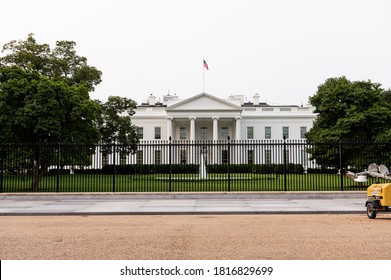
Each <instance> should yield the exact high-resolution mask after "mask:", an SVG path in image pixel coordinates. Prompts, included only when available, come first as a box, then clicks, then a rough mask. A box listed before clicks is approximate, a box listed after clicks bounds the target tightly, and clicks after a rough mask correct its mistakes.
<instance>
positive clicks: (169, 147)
mask: <svg viewBox="0 0 391 280" xmlns="http://www.w3.org/2000/svg"><path fill="white" fill-rule="evenodd" d="M171 139H172V138H171V136H170V137H169V138H168V164H169V170H170V174H169V180H168V184H169V188H168V191H169V192H171V186H172V162H171V152H172V151H171V149H172V142H171Z"/></svg>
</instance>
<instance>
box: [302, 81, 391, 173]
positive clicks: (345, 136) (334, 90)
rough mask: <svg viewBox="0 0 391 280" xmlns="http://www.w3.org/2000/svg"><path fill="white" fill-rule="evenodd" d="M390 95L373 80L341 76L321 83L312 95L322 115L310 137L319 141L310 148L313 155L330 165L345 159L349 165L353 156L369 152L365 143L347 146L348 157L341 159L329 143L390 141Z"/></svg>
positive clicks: (314, 103) (320, 161)
mask: <svg viewBox="0 0 391 280" xmlns="http://www.w3.org/2000/svg"><path fill="white" fill-rule="evenodd" d="M388 96H389V94H388V93H387V92H385V91H384V90H383V89H382V88H381V87H380V85H379V84H376V83H372V82H370V81H353V82H352V81H349V80H348V79H347V78H346V77H340V78H331V79H328V80H327V81H326V82H325V83H324V84H321V85H320V86H319V87H318V91H317V93H316V94H315V95H314V96H312V97H310V103H311V104H312V105H313V106H315V108H316V110H315V113H317V114H318V116H317V118H316V120H315V122H314V125H313V127H312V128H311V129H310V130H309V131H308V132H307V134H306V138H307V139H308V141H309V142H310V143H318V144H319V145H317V146H314V147H312V148H309V149H308V154H310V155H311V159H315V160H316V162H317V164H319V165H322V166H329V167H337V166H339V164H340V160H342V165H343V166H347V165H349V164H350V162H351V159H352V158H353V157H356V156H357V155H362V157H365V155H366V154H369V151H367V148H368V147H367V146H366V145H365V144H363V145H361V146H360V145H354V146H350V147H349V146H345V147H343V148H344V157H343V158H342V159H340V158H339V157H337V155H338V152H336V151H335V148H332V149H330V146H329V144H332V145H333V147H337V149H338V143H344V142H376V141H378V142H379V141H389V140H390V139H391V138H390V137H391V103H390V102H388V100H389V98H388ZM320 143H324V145H321V144H320ZM335 144H337V145H335ZM387 149H388V150H389V148H387ZM372 160H376V159H372ZM369 163H370V162H369Z"/></svg>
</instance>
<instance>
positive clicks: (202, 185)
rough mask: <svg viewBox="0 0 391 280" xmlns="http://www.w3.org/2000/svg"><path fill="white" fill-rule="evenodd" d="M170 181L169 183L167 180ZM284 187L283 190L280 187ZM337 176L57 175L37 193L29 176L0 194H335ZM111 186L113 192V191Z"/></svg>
mask: <svg viewBox="0 0 391 280" xmlns="http://www.w3.org/2000/svg"><path fill="white" fill-rule="evenodd" d="M170 179H171V180H170ZM285 182H286V187H285V188H284V183H285ZM374 182H375V180H374V179H372V178H370V180H369V181H368V182H367V183H366V184H365V185H359V184H358V183H356V182H354V181H352V180H350V179H347V178H344V179H343V184H344V190H365V189H366V187H367V186H369V185H370V184H372V183H374ZM340 185H341V177H340V176H339V175H337V174H335V175H334V174H287V176H286V178H284V176H283V175H276V174H272V175H270V174H239V173H236V174H230V181H229V182H228V175H227V174H208V179H206V180H200V179H199V176H198V175H197V174H172V175H171V177H170V175H168V174H151V175H132V176H129V175H116V176H115V177H113V175H60V176H59V177H58V178H57V176H46V177H43V178H42V180H41V183H40V187H39V189H38V190H33V189H32V188H31V177H29V176H10V175H7V176H3V180H2V192H31V191H37V192H56V191H59V192H112V191H115V192H168V191H171V192H213V191H215V192H227V191H339V190H341V186H340ZM113 186H114V188H113Z"/></svg>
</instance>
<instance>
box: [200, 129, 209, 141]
mask: <svg viewBox="0 0 391 280" xmlns="http://www.w3.org/2000/svg"><path fill="white" fill-rule="evenodd" d="M206 139H208V129H207V128H206V127H201V140H206Z"/></svg>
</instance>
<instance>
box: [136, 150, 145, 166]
mask: <svg viewBox="0 0 391 280" xmlns="http://www.w3.org/2000/svg"><path fill="white" fill-rule="evenodd" d="M143 157H144V154H143V151H137V152H136V162H137V164H143Z"/></svg>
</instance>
